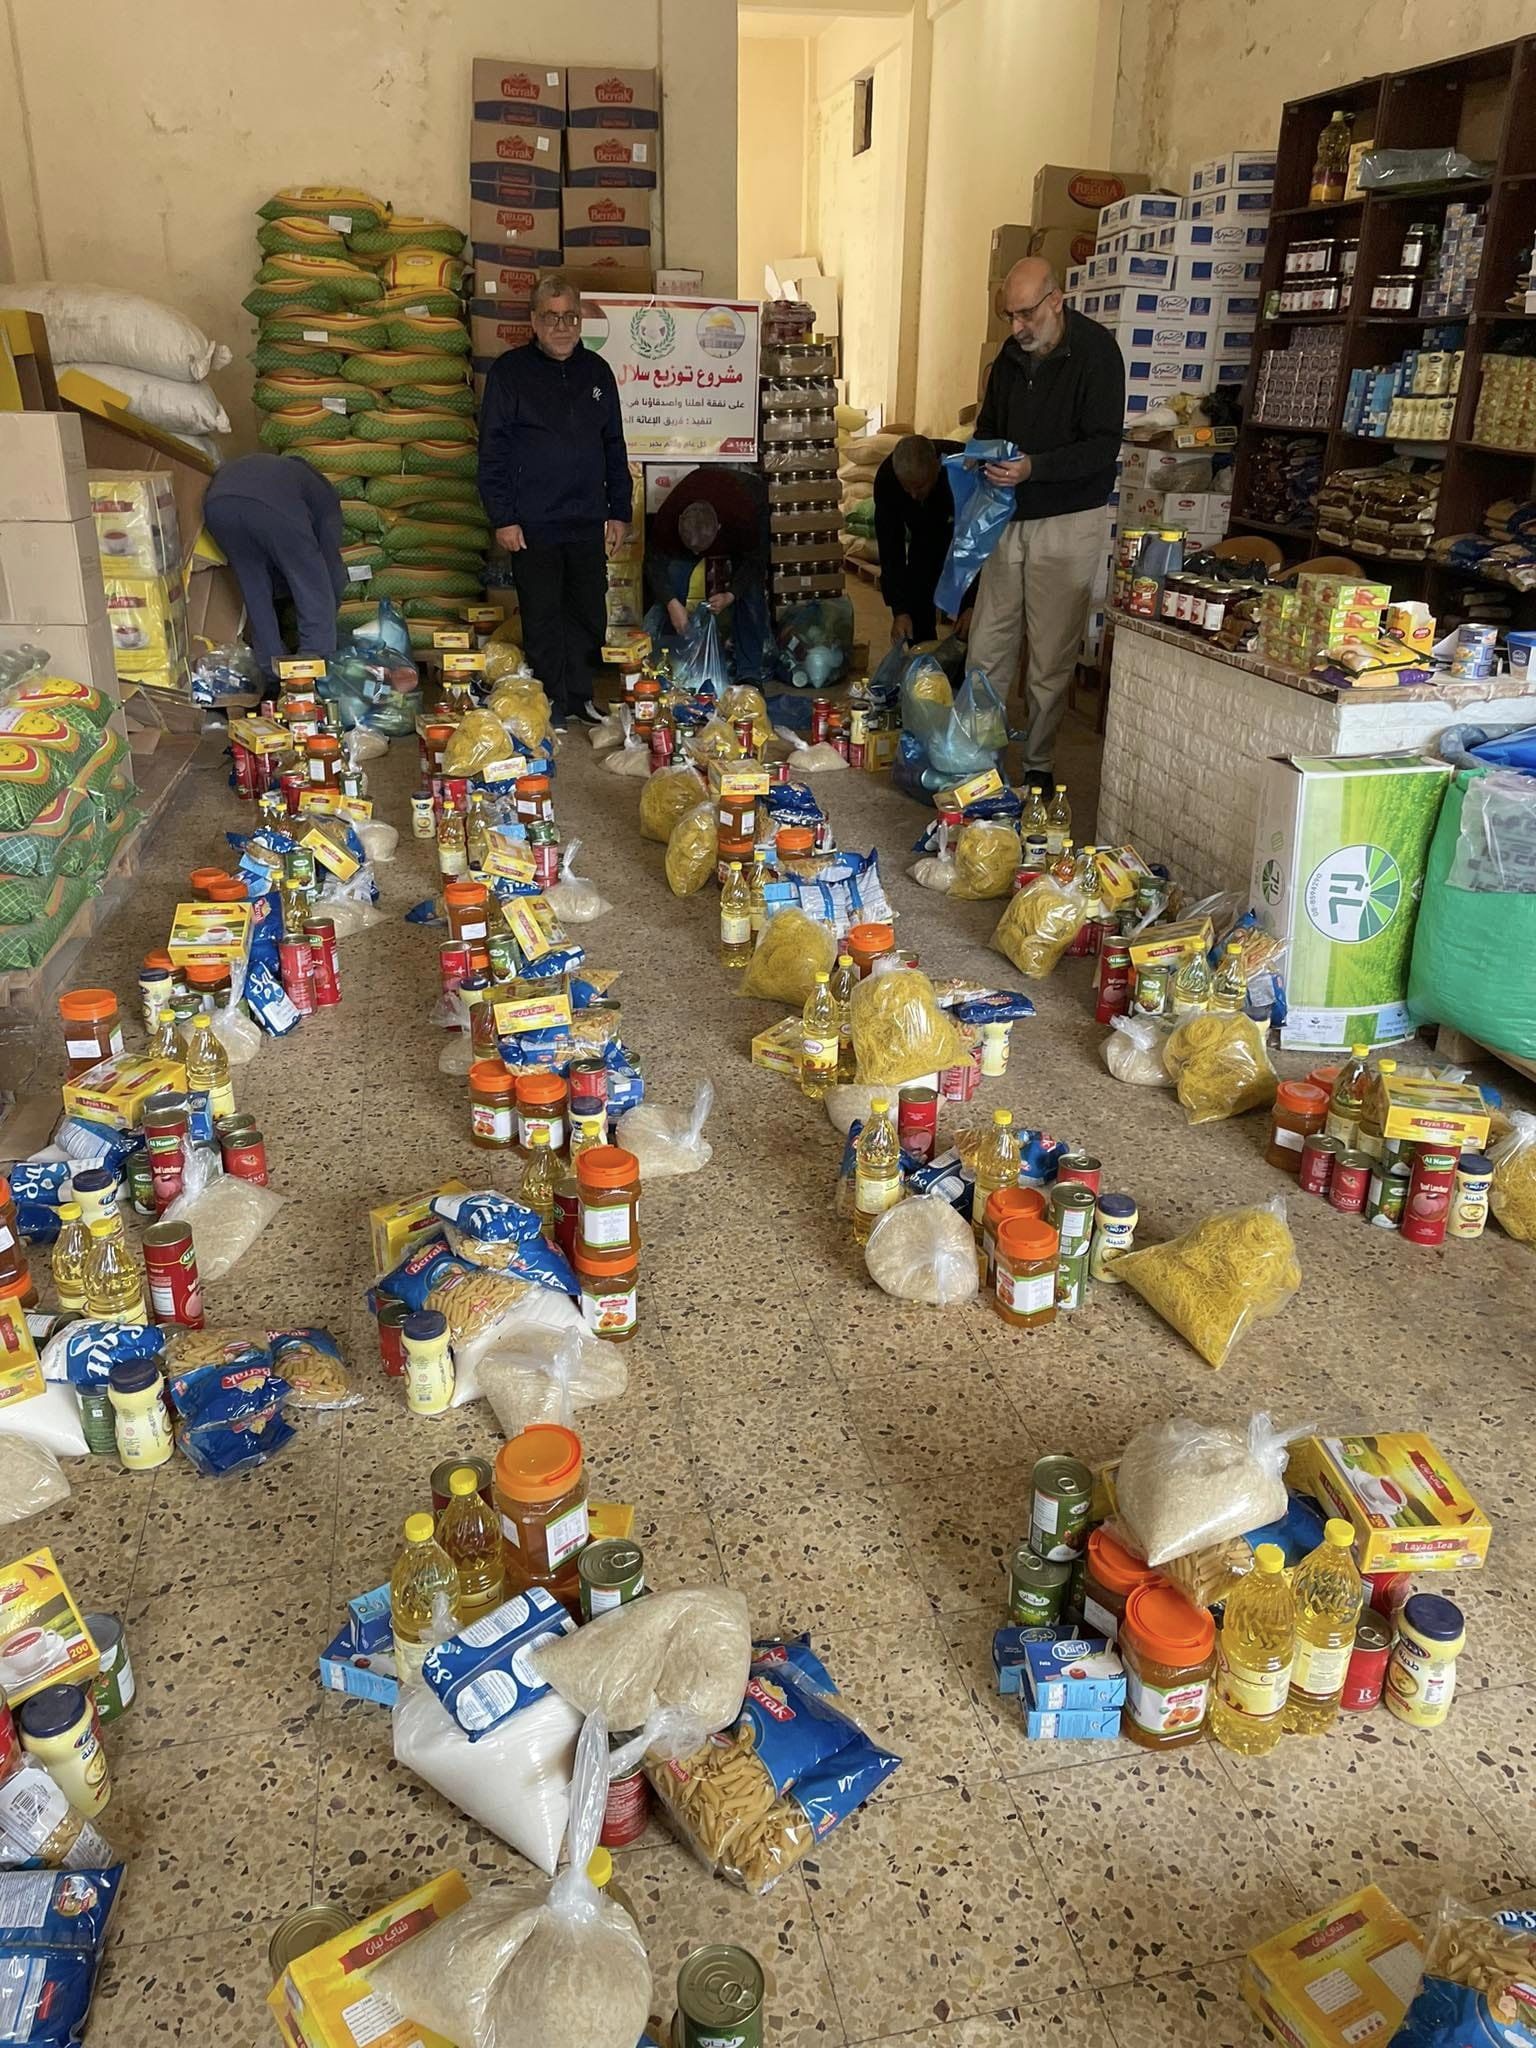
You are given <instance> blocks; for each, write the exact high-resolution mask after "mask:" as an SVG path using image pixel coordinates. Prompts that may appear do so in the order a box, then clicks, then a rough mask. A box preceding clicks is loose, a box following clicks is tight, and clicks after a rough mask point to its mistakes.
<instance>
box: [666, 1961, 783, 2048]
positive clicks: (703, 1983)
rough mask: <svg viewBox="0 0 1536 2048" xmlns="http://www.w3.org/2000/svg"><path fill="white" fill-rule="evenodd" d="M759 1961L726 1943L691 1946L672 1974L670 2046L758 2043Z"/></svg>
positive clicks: (738, 2047) (759, 2046) (754, 2046)
mask: <svg viewBox="0 0 1536 2048" xmlns="http://www.w3.org/2000/svg"><path fill="white" fill-rule="evenodd" d="M764 1989H765V1986H764V1982H763V1972H762V1966H761V1964H760V1963H759V1962H758V1960H757V1958H756V1956H754V1955H751V1954H750V1953H749V1952H748V1951H747V1950H746V1949H744V1948H735V1947H733V1946H732V1945H731V1944H730V1943H728V1942H723V1941H719V1942H712V1943H711V1944H710V1946H709V1947H708V1948H696V1949H695V1950H694V1952H693V1954H692V1955H691V1956H689V1957H687V1958H686V1959H685V1961H684V1963H683V1966H682V1968H681V1969H680V1970H679V1971H678V1973H677V2018H676V2020H675V2021H674V2022H673V2025H672V2048H763V1992H764Z"/></svg>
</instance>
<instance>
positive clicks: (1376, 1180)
mask: <svg viewBox="0 0 1536 2048" xmlns="http://www.w3.org/2000/svg"><path fill="white" fill-rule="evenodd" d="M1408 1179H1409V1175H1408V1168H1407V1165H1406V1164H1405V1163H1404V1161H1402V1160H1401V1159H1393V1160H1390V1161H1387V1160H1381V1159H1378V1160H1376V1161H1374V1162H1373V1164H1372V1166H1371V1189H1370V1193H1369V1194H1368V1195H1367V1197H1366V1203H1365V1213H1366V1215H1367V1217H1368V1218H1369V1219H1370V1221H1371V1222H1372V1223H1374V1224H1375V1225H1376V1227H1377V1229H1378V1230H1401V1229H1402V1227H1403V1210H1404V1209H1405V1208H1406V1206H1407V1203H1408Z"/></svg>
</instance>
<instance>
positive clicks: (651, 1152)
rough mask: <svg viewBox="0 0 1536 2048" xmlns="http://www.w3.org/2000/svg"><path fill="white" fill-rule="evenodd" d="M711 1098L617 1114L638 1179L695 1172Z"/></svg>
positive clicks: (704, 1145) (704, 1156)
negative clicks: (689, 1108)
mask: <svg viewBox="0 0 1536 2048" xmlns="http://www.w3.org/2000/svg"><path fill="white" fill-rule="evenodd" d="M714 1100H715V1091H714V1088H713V1087H712V1086H711V1084H710V1083H709V1082H708V1081H701V1082H700V1083H699V1086H698V1092H697V1093H696V1094H695V1096H694V1098H693V1114H692V1115H691V1116H686V1117H685V1116H684V1115H683V1114H682V1113H681V1112H680V1111H679V1110H675V1109H663V1108H662V1107H661V1105H660V1104H659V1103H655V1102H642V1103H641V1104H640V1106H639V1108H638V1109H632V1110H630V1111H629V1112H628V1114H627V1115H625V1116H621V1117H620V1118H619V1122H618V1128H617V1130H616V1131H615V1132H614V1137H613V1142H614V1143H615V1144H616V1145H619V1146H622V1148H623V1149H624V1150H625V1151H626V1152H633V1153H634V1155H635V1157H636V1159H637V1160H638V1161H639V1162H640V1178H641V1180H642V1181H647V1180H670V1179H672V1178H673V1177H674V1176H675V1175H677V1174H681V1173H697V1172H698V1171H699V1168H700V1167H701V1166H708V1164H709V1162H710V1160H711V1158H712V1157H713V1156H714V1147H713V1146H712V1145H711V1144H710V1142H709V1140H708V1138H706V1137H705V1135H704V1120H705V1118H706V1117H707V1116H708V1115H709V1112H710V1110H711V1108H712V1107H713V1105H714ZM620 1725H624V1724H620Z"/></svg>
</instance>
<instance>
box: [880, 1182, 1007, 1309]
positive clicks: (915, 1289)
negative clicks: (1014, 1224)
mask: <svg viewBox="0 0 1536 2048" xmlns="http://www.w3.org/2000/svg"><path fill="white" fill-rule="evenodd" d="M864 1264H865V1266H866V1268H867V1269H868V1272H869V1277H870V1279H871V1280H873V1281H874V1283H875V1285H876V1286H877V1287H879V1288H880V1289H881V1290H882V1291H883V1292H884V1293H886V1294H889V1295H890V1296H891V1297H892V1298H893V1299H894V1300H896V1301H921V1302H926V1303H927V1304H928V1305H929V1307H930V1308H949V1307H950V1306H952V1305H953V1304H954V1303H955V1302H960V1301H970V1300H971V1299H972V1298H973V1297H974V1295H975V1293H976V1290H977V1287H978V1285H979V1284H980V1283H979V1276H978V1274H977V1270H976V1239H975V1236H974V1235H973V1233H972V1230H971V1226H970V1225H969V1223H967V1222H966V1220H965V1218H964V1217H963V1216H961V1215H960V1214H959V1212H958V1211H957V1210H955V1209H953V1208H951V1206H950V1204H949V1203H948V1202H946V1201H945V1199H944V1197H943V1196H942V1195H911V1196H909V1197H908V1198H907V1200H906V1201H904V1202H898V1203H897V1205H896V1207H895V1208H894V1209H890V1210H887V1212H886V1213H885V1215H884V1216H882V1217H881V1218H880V1221H879V1222H878V1223H877V1224H876V1225H875V1227H874V1229H873V1230H872V1231H871V1232H870V1233H869V1242H868V1243H867V1244H866V1245H865V1247H864Z"/></svg>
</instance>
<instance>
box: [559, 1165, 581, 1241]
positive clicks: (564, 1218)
mask: <svg viewBox="0 0 1536 2048" xmlns="http://www.w3.org/2000/svg"><path fill="white" fill-rule="evenodd" d="M580 1223H581V1195H580V1193H579V1191H578V1189H577V1186H576V1183H575V1181H574V1180H572V1181H562V1182H561V1184H560V1185H559V1187H557V1188H556V1189H555V1243H556V1244H557V1245H559V1247H560V1249H561V1251H563V1252H564V1253H565V1256H566V1257H567V1258H568V1259H573V1258H574V1257H575V1256H576V1232H577V1229H578V1228H579V1226H580Z"/></svg>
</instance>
